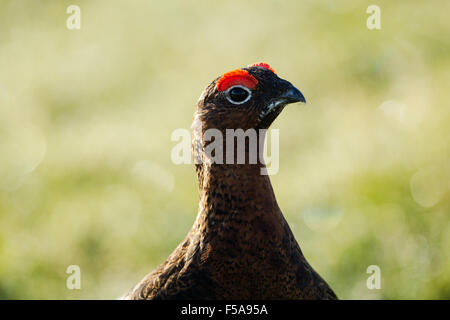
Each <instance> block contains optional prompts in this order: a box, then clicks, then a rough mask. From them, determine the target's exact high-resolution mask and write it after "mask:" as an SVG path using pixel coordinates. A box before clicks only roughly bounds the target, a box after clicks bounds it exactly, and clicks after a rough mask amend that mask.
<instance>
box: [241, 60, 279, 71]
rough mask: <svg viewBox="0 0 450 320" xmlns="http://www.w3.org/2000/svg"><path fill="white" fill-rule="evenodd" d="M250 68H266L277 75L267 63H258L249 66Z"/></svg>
mask: <svg viewBox="0 0 450 320" xmlns="http://www.w3.org/2000/svg"><path fill="white" fill-rule="evenodd" d="M248 67H249V68H250V67H263V68H266V69H268V70H270V71H272V72H273V73H275V74H277V73H276V72H275V70H274V69H273V68H272V67H271V66H270V65H269V64H268V63H265V62H258V63H253V64H249V65H248Z"/></svg>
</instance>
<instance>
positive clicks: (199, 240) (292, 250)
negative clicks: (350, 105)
mask: <svg viewBox="0 0 450 320" xmlns="http://www.w3.org/2000/svg"><path fill="white" fill-rule="evenodd" d="M242 70H245V71H247V72H248V74H249V75H250V76H252V77H254V78H256V80H257V82H258V83H257V85H256V87H255V88H253V89H252V90H251V98H250V100H248V101H247V102H245V103H243V104H233V103H231V102H230V101H229V99H227V97H226V92H225V91H224V90H221V91H219V90H218V88H217V86H216V84H217V81H219V80H220V81H221V83H223V80H224V79H223V78H222V79H219V78H218V79H216V80H215V81H213V82H212V83H211V84H210V85H209V86H208V87H207V88H206V89H205V91H204V93H203V94H202V96H201V97H200V100H199V101H198V105H197V110H196V113H195V117H194V123H193V132H194V139H193V152H194V156H195V157H197V158H198V159H201V160H202V163H201V164H196V173H197V178H198V184H199V195H200V201H199V211H198V216H197V219H196V221H195V223H194V225H193V227H192V229H191V230H190V232H189V233H188V234H187V236H186V238H185V239H184V241H182V243H181V244H180V245H179V246H178V247H177V248H176V249H175V250H174V251H173V253H172V254H171V255H170V256H169V257H168V258H167V260H166V261H164V262H163V263H162V264H161V265H160V266H159V267H158V268H157V269H155V270H154V271H153V272H151V273H150V274H148V275H147V276H146V277H145V278H144V279H143V280H142V281H141V282H140V283H139V284H138V285H137V286H136V287H135V288H134V289H132V290H131V291H130V292H129V293H128V294H127V295H126V296H125V298H127V299H337V297H336V295H335V294H334V292H333V291H332V290H331V288H330V287H329V286H328V285H327V283H326V282H325V281H324V280H323V279H322V278H321V277H320V276H319V275H318V274H317V273H316V272H315V271H314V270H313V269H312V268H311V266H310V265H309V264H308V262H307V261H306V259H305V257H304V256H303V254H302V251H301V250H300V247H299V245H298V243H297V241H296V240H295V238H294V235H293V234H292V232H291V230H290V228H289V226H288V224H287V222H286V220H285V219H284V217H283V214H282V213H281V211H280V208H279V207H278V204H277V201H276V199H275V195H274V192H273V190H272V186H271V183H270V180H269V176H267V175H262V174H261V171H260V169H261V168H263V167H264V164H262V163H258V164H215V163H211V161H210V159H208V158H207V155H205V152H204V151H205V147H206V146H207V144H208V143H207V142H205V141H204V139H203V133H204V132H205V130H207V129H210V128H216V129H219V130H220V131H221V132H223V133H224V137H225V130H226V129H228V128H232V129H238V128H241V129H244V130H246V129H250V128H256V129H266V128H268V127H269V126H270V124H271V123H272V122H273V120H274V119H275V118H276V117H277V116H278V114H279V113H280V112H281V110H282V109H283V107H284V106H285V105H286V104H288V103H292V102H298V101H303V102H304V98H303V96H302V95H301V93H300V91H298V90H297V89H296V88H295V87H293V86H292V85H291V84H290V83H289V82H287V81H285V80H282V79H280V78H278V76H277V75H276V74H275V72H274V71H273V69H271V68H270V67H269V66H268V65H266V64H259V65H254V66H250V67H247V68H243V69H242ZM225 80H227V79H225ZM236 81H237V82H239V79H238V80H236V79H233V81H232V84H229V85H235V84H236V83H237V82H236ZM242 83H244V84H245V83H248V81H247V82H245V81H244V82H242ZM238 93H239V94H243V92H238ZM224 146H225V141H224ZM246 147H247V149H246V152H247V155H248V152H249V148H248V145H247V146H246ZM224 149H225V148H224ZM293 174H295V173H293Z"/></svg>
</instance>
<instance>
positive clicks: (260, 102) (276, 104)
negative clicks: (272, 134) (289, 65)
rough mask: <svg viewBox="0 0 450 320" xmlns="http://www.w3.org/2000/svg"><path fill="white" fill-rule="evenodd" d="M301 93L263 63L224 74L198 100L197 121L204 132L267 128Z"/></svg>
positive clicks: (301, 95) (300, 100)
mask: <svg viewBox="0 0 450 320" xmlns="http://www.w3.org/2000/svg"><path fill="white" fill-rule="evenodd" d="M295 102H303V103H305V102H306V101H305V98H304V96H303V94H302V93H301V92H300V91H299V90H298V89H297V88H295V87H294V86H293V85H292V84H291V83H290V82H288V81H286V80H284V79H281V78H279V77H278V75H277V74H276V72H275V70H274V69H272V68H271V67H270V66H269V65H268V64H266V63H256V64H252V65H249V66H248V67H246V68H242V69H236V70H233V71H230V72H227V73H225V74H223V75H222V76H220V77H218V78H217V79H215V80H214V81H213V82H212V83H211V84H209V85H208V86H207V87H206V89H205V90H204V91H203V93H202V95H201V96H200V98H199V101H198V104H197V111H196V120H197V121H198V120H200V122H201V125H202V126H203V128H204V129H208V128H216V129H219V130H223V129H244V130H246V129H251V128H253V129H267V128H268V127H269V126H270V125H271V123H272V122H273V121H274V120H275V118H276V117H277V116H278V115H279V114H280V112H281V111H282V110H283V108H284V107H285V106H286V105H287V104H289V103H295Z"/></svg>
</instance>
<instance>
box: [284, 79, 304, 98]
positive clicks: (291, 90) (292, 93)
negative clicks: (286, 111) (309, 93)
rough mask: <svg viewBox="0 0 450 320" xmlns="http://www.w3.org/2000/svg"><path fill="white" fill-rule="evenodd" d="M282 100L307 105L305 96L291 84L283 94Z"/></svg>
mask: <svg viewBox="0 0 450 320" xmlns="http://www.w3.org/2000/svg"><path fill="white" fill-rule="evenodd" d="M280 98H282V99H285V100H286V102H287V103H295V102H303V103H306V99H305V97H304V96H303V94H302V93H301V92H300V90H298V89H297V88H296V87H294V86H293V85H292V84H290V83H289V85H288V87H287V89H286V90H285V91H284V92H283V93H281V95H280Z"/></svg>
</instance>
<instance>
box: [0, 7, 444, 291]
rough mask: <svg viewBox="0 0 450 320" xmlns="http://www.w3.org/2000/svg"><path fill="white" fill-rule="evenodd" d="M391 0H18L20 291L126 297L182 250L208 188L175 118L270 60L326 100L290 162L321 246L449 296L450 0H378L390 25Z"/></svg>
mask: <svg viewBox="0 0 450 320" xmlns="http://www.w3.org/2000/svg"><path fill="white" fill-rule="evenodd" d="M70 4H77V5H79V6H80V7H81V30H73V31H71V30H68V29H67V28H66V19H67V18H68V16H69V15H68V14H67V13H66V8H67V7H68V6H69V5H70ZM371 4H374V3H372V2H371V1H356V0H353V1H350V0H344V1H339V3H337V2H336V1H331V0H314V1H313V0H308V1H301V2H300V1H274V0H273V1H246V2H245V3H243V2H239V1H226V2H211V1H187V0H183V1H170V2H169V1H165V2H164V1H147V0H146V1H143V0H142V1H140V0H130V1H127V2H126V3H125V2H124V1H111V0H108V1H106V0H96V1H82V0H79V1H65V0H63V1H49V0H40V1H34V0H28V1H26V0H20V1H18V0H2V1H1V2H0V298H2V299H55V298H56V299H60V298H62V299H80V298H82V299H88V298H92V299H112V298H117V297H119V296H120V295H122V294H123V293H125V292H126V291H127V290H129V289H130V288H131V287H132V286H134V284H136V283H137V281H139V280H140V279H141V278H142V277H143V276H144V275H145V274H146V273H148V272H149V271H151V270H152V269H153V268H155V267H156V266H157V265H158V264H159V263H160V262H162V261H163V260H164V259H165V258H166V257H167V256H168V254H169V253H170V252H171V251H172V250H173V249H174V248H175V247H176V245H177V244H178V243H179V242H180V241H181V240H182V239H183V238H184V236H185V234H186V233H187V231H188V230H189V228H190V227H191V225H192V223H193V221H194V219H195V216H196V212H197V199H198V198H197V186H196V179H195V174H194V169H193V166H192V165H174V164H173V163H172V162H171V161H170V152H171V149H172V147H173V146H174V142H171V140H170V134H171V132H172V131H173V130H175V129H177V128H190V124H191V121H192V114H193V111H194V106H195V103H196V101H197V98H198V96H199V95H200V93H201V91H202V90H203V88H204V87H205V86H206V85H207V84H208V83H209V82H210V81H211V80H213V79H214V78H215V77H217V76H218V75H220V74H222V73H224V72H226V71H229V70H232V69H235V68H237V67H242V66H246V65H247V64H249V63H253V62H257V61H266V62H269V63H270V64H271V65H272V66H273V67H274V68H275V69H276V70H277V72H278V74H279V75H280V76H281V77H283V78H285V79H287V80H289V81H291V82H292V83H293V84H294V85H296V86H297V87H298V88H299V89H300V90H301V91H302V92H303V93H304V94H305V96H306V98H307V100H308V104H307V105H306V106H297V105H295V106H290V107H288V108H286V109H285V111H283V113H282V114H281V115H280V117H279V118H278V119H277V120H276V122H275V123H274V125H273V128H278V129H280V158H281V159H280V170H279V172H278V174H276V175H274V176H272V178H271V179H272V183H273V186H274V190H275V193H276V195H277V198H278V202H279V205H280V207H281V209H282V210H283V212H284V214H285V216H286V218H287V220H288V222H289V223H290V225H291V228H292V229H293V232H294V233H295V236H296V238H297V240H298V241H299V243H300V245H301V247H302V249H303V252H304V254H305V256H306V257H307V258H308V260H309V261H310V263H311V264H312V265H313V266H314V268H315V269H316V270H317V271H318V272H319V273H320V274H321V275H322V276H323V277H324V278H325V279H326V280H327V281H328V282H329V283H330V285H331V286H332V287H333V288H334V290H335V291H336V293H337V294H338V296H339V297H340V298H344V299H394V298H401V299H407V298H412V299H430V298H441V299H442V298H446V299H449V298H450V260H449V255H450V250H449V249H448V248H449V247H450V224H449V220H450V219H449V217H450V197H449V190H450V183H449V181H450V179H449V178H450V164H449V155H450V150H449V147H450V138H449V137H450V128H449V123H450V108H449V101H450V90H449V83H450V81H449V80H450V59H449V52H450V37H448V35H449V33H450V24H449V22H448V21H449V16H448V12H450V2H449V1H445V0H442V1H439V0H435V1H418V0H411V1H387V0H380V1H376V4H378V5H379V6H380V7H381V26H382V29H381V30H372V31H370V30H368V29H367V27H366V19H367V18H368V16H369V15H368V14H366V8H367V7H368V6H369V5H371ZM69 265H79V266H80V268H81V281H82V288H81V290H68V289H67V288H66V278H67V277H68V274H66V269H67V267H68V266H69ZM369 265H378V266H379V267H380V268H381V275H382V282H381V286H382V287H381V289H380V290H369V289H367V287H366V279H367V278H368V277H369V275H368V274H367V273H366V269H367V267H368V266H369Z"/></svg>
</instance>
